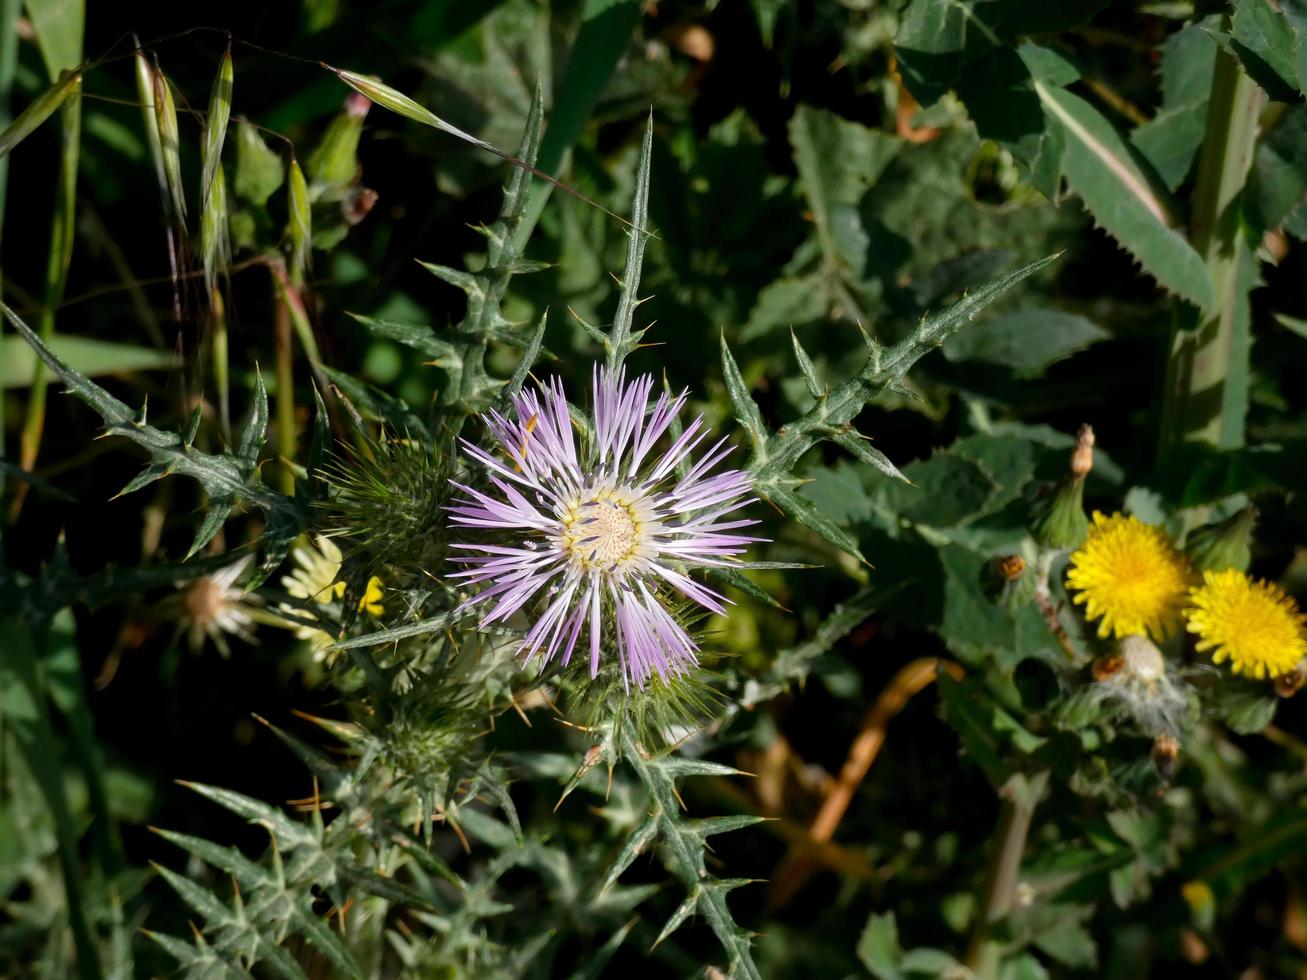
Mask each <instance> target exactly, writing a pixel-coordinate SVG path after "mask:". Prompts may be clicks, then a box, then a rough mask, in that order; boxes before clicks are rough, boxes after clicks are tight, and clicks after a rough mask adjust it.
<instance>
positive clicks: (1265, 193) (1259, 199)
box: [1244, 105, 1307, 233]
mask: <svg viewBox="0 0 1307 980" xmlns="http://www.w3.org/2000/svg"><path fill="white" fill-rule="evenodd" d="M1244 201H1245V205H1244V207H1245V211H1246V213H1247V215H1248V221H1249V223H1250V224H1251V225H1252V227H1253V229H1254V231H1255V232H1258V233H1261V232H1266V231H1269V230H1270V229H1272V228H1277V227H1279V226H1280V225H1281V224H1282V223H1283V222H1284V220H1285V219H1286V218H1288V216H1289V214H1290V213H1291V212H1292V211H1293V210H1294V209H1295V208H1297V207H1299V206H1301V205H1302V204H1303V202H1304V201H1307V105H1296V106H1293V107H1292V108H1290V109H1287V110H1286V111H1285V112H1284V114H1283V115H1281V116H1280V119H1279V121H1278V122H1277V123H1276V124H1275V126H1274V127H1273V128H1272V129H1271V130H1270V131H1269V132H1268V133H1266V134H1265V135H1264V136H1262V138H1261V139H1259V140H1258V141H1257V149H1256V151H1255V155H1254V156H1253V165H1252V171H1251V172H1250V173H1249V175H1248V186H1247V188H1246V190H1245V192H1244Z"/></svg>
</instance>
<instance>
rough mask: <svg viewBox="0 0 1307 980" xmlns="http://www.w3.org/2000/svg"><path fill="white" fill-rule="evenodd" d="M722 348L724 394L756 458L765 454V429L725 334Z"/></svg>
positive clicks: (722, 338)
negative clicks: (732, 407) (733, 408)
mask: <svg viewBox="0 0 1307 980" xmlns="http://www.w3.org/2000/svg"><path fill="white" fill-rule="evenodd" d="M721 346H722V380H723V381H724V382H726V394H727V395H729V396H730V399H731V404H732V405H734V406H735V417H736V419H737V420H739V423H740V424H741V425H742V426H744V431H745V432H747V433H748V434H749V440H750V441H751V442H752V443H753V451H754V453H755V454H756V455H757V456H762V455H763V454H764V453H765V451H766V450H765V446H766V443H767V427H766V425H765V424H764V423H763V421H762V413H761V412H760V411H759V410H758V406H757V404H756V403H755V402H754V400H753V396H752V395H750V394H749V386H748V385H746V384H745V383H744V377H743V375H741V374H740V367H739V365H738V364H736V363H735V358H734V357H733V356H732V355H731V349H730V348H729V347H728V346H727V345H726V334H724V333H723V334H722V335H721Z"/></svg>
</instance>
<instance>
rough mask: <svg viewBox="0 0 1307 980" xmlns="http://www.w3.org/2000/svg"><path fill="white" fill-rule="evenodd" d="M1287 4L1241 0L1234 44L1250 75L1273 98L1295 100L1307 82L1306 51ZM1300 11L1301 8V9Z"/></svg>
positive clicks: (1233, 21) (1234, 22)
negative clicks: (1305, 72) (1306, 77)
mask: <svg viewBox="0 0 1307 980" xmlns="http://www.w3.org/2000/svg"><path fill="white" fill-rule="evenodd" d="M1292 6H1293V0H1289V2H1288V3H1286V4H1281V3H1272V2H1271V0H1238V2H1236V3H1235V5H1234V16H1233V17H1232V18H1231V21H1230V40H1231V46H1232V47H1233V49H1234V51H1235V53H1236V54H1237V55H1238V56H1239V60H1240V62H1242V63H1243V66H1244V69H1245V70H1246V71H1247V72H1248V74H1249V76H1250V77H1251V78H1252V79H1253V80H1254V81H1255V82H1257V84H1258V85H1260V86H1261V87H1262V88H1264V89H1266V91H1267V92H1268V93H1269V94H1270V96H1271V97H1272V98H1274V99H1277V100H1279V101H1281V102H1289V101H1293V100H1295V99H1297V98H1299V97H1300V92H1301V90H1302V88H1303V86H1304V84H1307V80H1304V79H1303V77H1302V74H1301V72H1302V70H1303V68H1304V66H1307V54H1305V53H1304V52H1302V51H1301V50H1300V45H1301V38H1300V37H1299V36H1298V34H1297V32H1295V30H1294V25H1293V23H1292V22H1291V21H1290V18H1289V16H1286V9H1285V8H1286V7H1292ZM1299 13H1300V14H1301V13H1302V11H1299Z"/></svg>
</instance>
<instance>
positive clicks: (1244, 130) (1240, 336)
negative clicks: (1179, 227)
mask: <svg viewBox="0 0 1307 980" xmlns="http://www.w3.org/2000/svg"><path fill="white" fill-rule="evenodd" d="M1225 27H1226V29H1227V30H1228V29H1229V18H1228V16H1227V18H1226V24H1225ZM1262 100H1263V95H1262V92H1261V90H1260V89H1259V88H1258V87H1257V86H1256V85H1255V84H1253V82H1252V80H1251V79H1250V78H1249V77H1248V76H1247V75H1245V74H1244V72H1243V70H1242V69H1241V68H1240V67H1239V63H1238V61H1237V59H1236V58H1235V57H1234V55H1232V54H1230V53H1229V52H1228V51H1226V50H1225V49H1220V50H1218V52H1217V55H1216V67H1215V70H1214V72H1213V75H1212V95H1211V101H1210V103H1209V105H1208V110H1207V135H1206V137H1205V138H1204V141H1203V148H1202V154H1201V157H1200V159H1199V164H1198V183H1197V186H1196V187H1195V189H1194V198H1193V208H1192V212H1191V213H1192V217H1191V221H1190V225H1191V227H1190V238H1191V240H1192V242H1193V245H1194V248H1195V249H1197V251H1198V253H1199V254H1200V255H1202V256H1203V259H1204V261H1205V262H1206V265H1207V272H1208V274H1209V275H1210V276H1211V280H1212V292H1213V296H1214V297H1215V303H1214V306H1213V307H1212V309H1211V310H1210V311H1207V312H1201V311H1199V310H1197V309H1195V308H1193V307H1191V306H1188V305H1185V304H1178V308H1177V311H1176V316H1175V322H1174V327H1173V331H1172V335H1171V350H1170V357H1169V359H1168V362H1167V370H1166V388H1165V392H1164V401H1163V406H1162V428H1161V438H1160V444H1159V460H1160V461H1161V462H1162V463H1163V464H1166V463H1167V462H1169V461H1173V460H1174V459H1175V456H1176V453H1177V451H1178V450H1180V449H1181V448H1182V447H1183V444H1184V443H1186V442H1204V443H1208V444H1210V445H1215V446H1219V447H1221V448H1231V447H1235V446H1238V445H1240V444H1241V443H1242V442H1243V429H1244V416H1245V413H1246V411H1247V388H1248V311H1247V294H1248V289H1249V287H1250V286H1251V282H1248V281H1246V277H1241V276H1240V274H1239V273H1240V269H1239V267H1240V264H1241V261H1246V255H1245V254H1244V253H1246V251H1247V248H1248V246H1247V244H1246V243H1245V242H1244V240H1243V235H1242V234H1241V228H1240V217H1241V209H1240V199H1241V196H1242V194H1243V188H1244V184H1245V183H1246V182H1247V179H1248V169H1249V167H1250V166H1251V165H1252V157H1253V148H1254V144H1255V141H1256V138H1257V114H1258V110H1259V108H1260V106H1261V104H1262Z"/></svg>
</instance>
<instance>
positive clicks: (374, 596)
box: [342, 575, 386, 618]
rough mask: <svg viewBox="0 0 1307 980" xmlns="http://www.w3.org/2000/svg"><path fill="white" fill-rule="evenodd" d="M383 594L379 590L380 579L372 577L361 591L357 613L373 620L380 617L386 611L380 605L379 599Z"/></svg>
mask: <svg viewBox="0 0 1307 980" xmlns="http://www.w3.org/2000/svg"><path fill="white" fill-rule="evenodd" d="M342 584H344V583H342ZM384 594H385V593H384V592H382V589H381V579H379V578H378V577H377V576H375V575H373V576H372V577H371V578H370V579H368V587H367V588H366V589H364V590H363V597H362V598H361V599H359V605H358V610H359V612H365V613H367V614H368V615H369V616H372V617H374V618H375V617H377V616H380V615H382V614H383V613H384V612H385V611H386V608H385V606H383V605H382V604H381V597H382V596H383V595H384Z"/></svg>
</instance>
